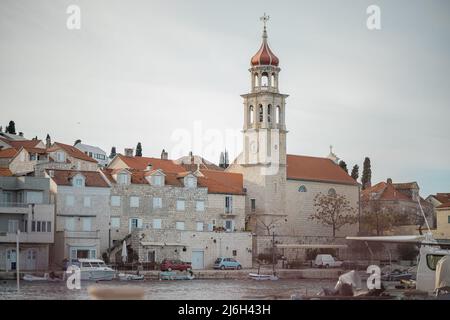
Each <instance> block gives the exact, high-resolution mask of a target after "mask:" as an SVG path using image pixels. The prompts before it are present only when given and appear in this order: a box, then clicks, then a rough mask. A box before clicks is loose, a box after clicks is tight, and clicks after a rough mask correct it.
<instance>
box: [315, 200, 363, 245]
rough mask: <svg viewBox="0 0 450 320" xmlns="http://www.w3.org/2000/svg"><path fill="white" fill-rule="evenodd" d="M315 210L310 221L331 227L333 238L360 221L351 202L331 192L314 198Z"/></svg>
mask: <svg viewBox="0 0 450 320" xmlns="http://www.w3.org/2000/svg"><path fill="white" fill-rule="evenodd" d="M314 208H315V212H313V213H312V214H311V215H310V217H309V219H310V220H316V221H317V222H319V223H321V224H323V225H325V226H329V227H331V228H332V230H333V237H335V236H336V231H338V230H339V229H340V228H342V227H343V226H344V225H347V224H355V223H356V222H357V221H358V220H357V217H356V214H355V213H356V210H355V209H354V208H353V207H352V206H351V205H350V201H348V200H347V198H346V197H345V196H344V195H340V194H337V193H335V192H330V193H329V194H323V193H321V192H320V193H318V194H317V195H316V196H315V197H314Z"/></svg>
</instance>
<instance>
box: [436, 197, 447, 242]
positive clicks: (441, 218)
mask: <svg viewBox="0 0 450 320" xmlns="http://www.w3.org/2000/svg"><path fill="white" fill-rule="evenodd" d="M436 220H437V226H436V230H435V232H434V237H435V238H436V239H444V240H450V201H447V202H444V203H442V204H440V205H439V206H437V207H436Z"/></svg>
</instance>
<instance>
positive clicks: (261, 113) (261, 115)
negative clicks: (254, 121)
mask: <svg viewBox="0 0 450 320" xmlns="http://www.w3.org/2000/svg"><path fill="white" fill-rule="evenodd" d="M263 120H264V113H263V106H262V104H260V105H259V122H263Z"/></svg>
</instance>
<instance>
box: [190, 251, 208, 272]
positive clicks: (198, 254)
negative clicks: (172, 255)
mask: <svg viewBox="0 0 450 320" xmlns="http://www.w3.org/2000/svg"><path fill="white" fill-rule="evenodd" d="M204 257H205V254H204V252H203V250H195V251H192V269H204V268H205V264H204Z"/></svg>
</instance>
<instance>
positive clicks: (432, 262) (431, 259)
mask: <svg viewBox="0 0 450 320" xmlns="http://www.w3.org/2000/svg"><path fill="white" fill-rule="evenodd" d="M442 257H444V255H440V254H427V266H428V268H430V269H431V270H433V271H434V270H436V265H437V263H438V262H439V260H441V258H442Z"/></svg>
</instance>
